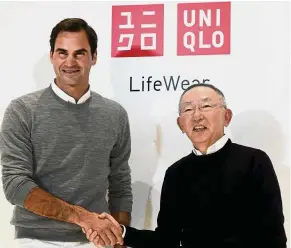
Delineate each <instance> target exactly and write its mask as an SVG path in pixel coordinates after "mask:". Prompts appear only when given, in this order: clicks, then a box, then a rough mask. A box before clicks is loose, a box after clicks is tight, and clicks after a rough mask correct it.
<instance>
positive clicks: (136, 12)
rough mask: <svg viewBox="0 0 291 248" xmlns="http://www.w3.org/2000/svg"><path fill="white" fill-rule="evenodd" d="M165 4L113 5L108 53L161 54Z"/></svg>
mask: <svg viewBox="0 0 291 248" xmlns="http://www.w3.org/2000/svg"><path fill="white" fill-rule="evenodd" d="M163 43H164V5H163V4H148V5H126V6H125V5H121V6H113V7H112V41H111V57H145V56H163V54H164V46H163Z"/></svg>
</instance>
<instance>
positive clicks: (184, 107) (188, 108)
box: [180, 102, 226, 115]
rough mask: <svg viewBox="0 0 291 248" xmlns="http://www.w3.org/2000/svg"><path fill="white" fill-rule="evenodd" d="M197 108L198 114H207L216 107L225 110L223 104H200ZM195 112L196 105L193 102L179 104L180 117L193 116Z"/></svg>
mask: <svg viewBox="0 0 291 248" xmlns="http://www.w3.org/2000/svg"><path fill="white" fill-rule="evenodd" d="M197 106H198V109H199V111H200V112H209V111H211V110H213V109H214V108H216V107H223V108H226V105H225V104H224V103H209V102H200V103H198V105H197ZM195 111H196V105H195V104H194V103H193V102H184V103H181V107H180V114H181V115H193V114H194V113H195Z"/></svg>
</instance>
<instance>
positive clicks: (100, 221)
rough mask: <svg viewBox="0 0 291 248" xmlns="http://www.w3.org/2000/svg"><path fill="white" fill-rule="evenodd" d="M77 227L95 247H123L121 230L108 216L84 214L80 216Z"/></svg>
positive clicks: (104, 214) (103, 214)
mask: <svg viewBox="0 0 291 248" xmlns="http://www.w3.org/2000/svg"><path fill="white" fill-rule="evenodd" d="M78 225H79V226H80V227H81V228H82V231H83V232H84V233H85V234H86V237H87V239H88V240H89V241H90V242H93V243H94V245H95V246H97V247H100V246H103V247H104V246H107V245H116V244H119V245H123V237H122V233H123V229H122V227H121V226H120V224H119V223H118V222H117V221H116V220H115V219H114V218H113V217H112V216H111V215H110V214H107V213H102V214H100V215H99V214H96V213H92V212H86V213H84V214H82V215H81V216H80V220H79V222H78Z"/></svg>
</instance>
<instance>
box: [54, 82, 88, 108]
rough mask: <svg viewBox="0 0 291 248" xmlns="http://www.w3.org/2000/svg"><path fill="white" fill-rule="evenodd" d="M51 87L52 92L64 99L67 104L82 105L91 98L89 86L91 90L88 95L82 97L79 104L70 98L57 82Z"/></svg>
mask: <svg viewBox="0 0 291 248" xmlns="http://www.w3.org/2000/svg"><path fill="white" fill-rule="evenodd" d="M51 86H52V90H53V91H54V92H55V93H56V95H57V96H59V97H60V98H62V99H63V100H64V101H66V102H70V103H74V104H81V103H84V102H86V101H87V100H88V99H89V98H90V96H91V90H90V86H89V89H88V90H87V91H86V93H85V94H84V95H83V96H81V98H80V99H79V100H78V101H77V102H76V100H75V99H74V98H73V97H71V96H69V95H68V94H67V93H66V92H64V91H63V90H61V89H60V88H59V87H58V86H57V85H56V83H55V82H53V83H52V84H51Z"/></svg>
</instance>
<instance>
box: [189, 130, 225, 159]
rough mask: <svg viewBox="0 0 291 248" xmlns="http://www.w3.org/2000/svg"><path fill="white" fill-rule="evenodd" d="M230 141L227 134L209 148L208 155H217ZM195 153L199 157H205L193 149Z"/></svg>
mask: <svg viewBox="0 0 291 248" xmlns="http://www.w3.org/2000/svg"><path fill="white" fill-rule="evenodd" d="M228 139H229V137H228V135H226V134H225V135H223V136H222V137H221V138H220V139H219V140H217V141H216V142H215V143H214V144H212V145H211V146H209V147H208V149H207V151H206V155H207V154H211V153H215V152H217V151H218V150H220V149H221V148H222V147H224V145H225V144H226V142H227V141H228ZM193 152H194V154H195V155H197V156H200V155H203V154H202V153H201V152H200V151H199V150H197V149H196V148H195V147H194V148H193Z"/></svg>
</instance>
